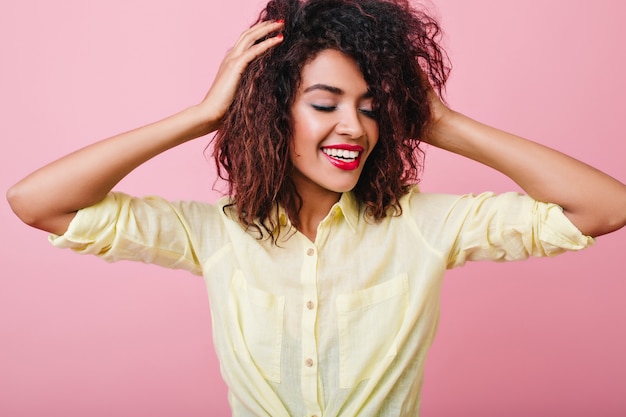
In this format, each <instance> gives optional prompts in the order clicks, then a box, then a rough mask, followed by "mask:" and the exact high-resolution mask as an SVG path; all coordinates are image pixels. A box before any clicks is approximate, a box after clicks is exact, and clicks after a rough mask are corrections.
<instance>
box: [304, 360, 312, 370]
mask: <svg viewBox="0 0 626 417" xmlns="http://www.w3.org/2000/svg"><path fill="white" fill-rule="evenodd" d="M304 364H305V365H306V366H307V367H308V368H310V367H312V366H313V359H311V358H308V359H307V360H305V361H304Z"/></svg>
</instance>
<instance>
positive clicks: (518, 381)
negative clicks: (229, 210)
mask: <svg viewBox="0 0 626 417" xmlns="http://www.w3.org/2000/svg"><path fill="white" fill-rule="evenodd" d="M435 2H436V4H437V7H438V10H439V13H440V15H441V17H442V21H443V25H444V27H445V28H446V32H447V38H446V39H447V40H446V44H447V45H448V49H449V52H450V55H451V57H452V60H453V63H454V66H455V71H454V73H453V77H452V79H451V81H450V85H449V95H448V97H449V102H450V103H451V105H452V106H453V107H455V108H456V109H458V110H461V111H463V112H466V113H467V114H469V115H471V116H474V117H476V118H478V119H480V120H482V121H485V122H487V123H491V124H494V125H497V126H499V127H502V128H504V129H507V130H511V131H514V132H516V133H519V134H522V135H525V136H527V137H531V138H534V139H536V140H538V141H540V142H542V143H545V144H548V145H550V146H553V147H556V148H559V149H561V150H563V151H565V152H567V153H569V154H572V155H574V156H576V157H579V158H581V159H583V160H585V161H587V162H589V163H591V164H593V165H596V166H598V167H601V168H602V169H603V170H605V171H607V172H609V173H610V174H612V175H614V176H615V177H617V178H618V179H620V180H622V181H626V163H625V162H626V158H625V157H624V155H625V153H626V144H625V143H626V140H625V139H626V137H625V135H624V129H623V123H624V100H623V97H625V96H626V77H624V75H623V74H624V73H626V48H624V46H623V40H624V39H626V25H624V23H623V22H624V19H625V18H626V3H623V2H619V1H616V0H603V1H599V2H595V4H594V5H593V6H591V4H590V3H589V2H583V1H580V0H578V1H568V0H526V1H523V2H513V1H501V0H472V1H465V0H435ZM261 3H262V0H230V1H227V2H214V1H199V0H178V1H175V2H174V1H164V0H157V1H155V0H150V1H148V0H107V1H89V2H85V1H83V0H65V1H62V2H49V1H45V0H25V1H21V2H5V4H3V6H2V12H1V13H0V56H1V57H2V63H1V64H0V91H1V94H0V106H2V107H1V113H0V114H2V123H0V137H1V138H2V141H3V144H4V148H5V149H4V151H3V152H1V153H0V158H1V159H0V188H1V189H3V190H6V189H7V188H8V187H9V185H10V184H12V183H14V182H15V181H17V180H18V179H19V178H21V177H22V176H24V175H25V174H27V173H28V172H30V171H31V170H33V169H35V168H36V167H38V166H40V165H42V164H43V163H45V162H47V161H50V160H52V159H54V158H56V157H58V156H61V155H63V154H65V153H67V152H69V151H71V150H73V149H76V148H78V147H80V146H83V145H86V144H88V143H90V142H92V141H95V140H97V139H99V138H103V137H106V136H109V135H111V134H114V133H116V132H119V131H122V130H126V129H130V128H132V127H135V126H137V125H140V124H143V123H147V122H149V121H152V120H154V119H156V118H160V117H163V116H165V115H168V114H170V113H172V112H174V111H176V110H178V109H181V108H182V107H183V106H186V105H189V104H192V103H195V102H197V101H198V100H200V99H201V98H202V97H203V95H204V92H205V90H206V88H207V87H208V85H209V84H210V80H211V79H212V78H213V74H214V73H215V70H216V69H217V65H218V63H219V61H220V58H221V57H222V56H223V55H224V52H225V50H226V48H228V46H229V45H231V44H232V42H233V41H234V40H235V39H236V36H237V34H238V33H239V32H240V31H241V30H242V29H243V28H244V27H245V26H246V25H247V24H248V23H250V22H251V20H253V18H254V17H255V16H256V14H257V12H258V10H259V8H260V5H261ZM205 145H206V140H200V141H197V143H191V144H188V145H186V146H184V147H181V148H180V149H176V150H173V151H171V152H169V153H167V154H165V155H162V156H160V157H158V158H157V159H155V160H154V161H151V162H150V163H148V164H147V165H145V166H143V167H141V168H140V169H139V170H138V171H137V172H136V173H134V174H133V175H132V176H131V177H129V178H128V179H126V180H124V181H123V183H122V184H121V185H120V186H119V188H120V189H123V190H125V191H128V192H131V193H137V194H141V195H143V194H151V193H158V194H161V195H164V196H166V197H172V198H196V199H210V200H213V199H214V198H215V194H212V193H211V191H210V189H211V185H212V178H213V175H214V174H213V171H212V169H211V168H210V164H208V163H207V162H206V161H205V160H204V158H203V155H202V151H203V148H204V146H205ZM514 188H515V186H514V185H512V184H511V183H510V181H508V180H506V179H503V178H502V177H501V176H499V175H498V174H496V173H494V172H491V171H490V170H488V169H486V168H482V167H479V166H476V165H475V164H472V163H470V162H466V161H463V160H460V159H459V158H455V157H453V156H450V155H444V154H442V153H441V152H437V151H435V150H433V151H431V152H430V153H429V159H428V161H427V173H426V175H425V178H424V181H423V189H425V190H439V191H446V192H468V191H481V190H485V189H492V190H496V191H502V190H508V189H514ZM0 210H1V214H0V221H1V230H2V231H3V234H4V236H5V238H4V243H3V245H2V247H3V251H2V254H1V255H0V256H1V257H2V263H3V265H4V266H3V268H2V272H1V275H2V279H1V280H0V415H2V416H11V417H22V416H23V417H39V416H63V417H83V416H90V417H109V416H120V417H126V416H128V417H131V416H132V417H134V416H151V417H169V416H175V415H176V416H186V417H194V416H207V415H213V416H226V415H228V405H227V401H226V390H225V387H224V385H223V383H222V382H221V380H220V377H219V369H218V365H217V362H216V359H215V355H214V352H213V350H212V345H211V337H210V316H209V310H208V305H207V301H206V295H205V293H204V289H203V283H202V281H201V279H200V278H197V277H193V276H189V275H187V274H185V273H181V272H175V271H167V270H160V269H158V268H155V267H152V266H146V265H135V264H129V263H120V264H116V265H109V264H105V263H103V262H102V261H100V260H98V259H92V258H88V257H81V256H76V255H74V254H72V253H70V252H69V251H60V250H57V249H54V248H52V247H50V246H49V244H48V243H47V241H46V236H45V234H43V233H42V232H39V231H36V230H33V229H29V228H27V227H25V226H23V225H22V224H20V223H19V221H18V220H17V219H16V218H15V217H13V216H12V214H11V213H10V210H9V208H8V206H7V204H6V202H5V201H4V200H2V201H0ZM625 245H626V231H620V232H617V233H615V234H613V235H611V236H606V237H602V238H600V239H599V240H598V242H597V244H596V246H595V247H593V248H591V249H589V250H588V251H585V252H583V253H579V254H567V255H564V256H562V257H560V258H557V259H552V260H531V261H528V262H524V263H516V264H480V265H477V264H474V265H469V266H467V267H465V268H462V269H460V270H457V271H452V272H451V273H450V274H449V276H448V278H447V280H446V282H445V287H444V293H443V312H442V318H441V326H440V331H439V335H438V338H437V340H436V342H435V345H434V347H433V350H432V353H431V356H430V358H429V362H428V366H427V375H426V383H425V389H424V400H423V414H424V415H425V416H428V417H436V416H458V415H463V416H481V417H485V416H502V415H506V416H513V417H514V416H527V415H555V416H557V415H558V416H560V415H568V416H570V417H573V416H589V415H601V416H623V415H626V396H624V395H623V394H624V380H626V359H625V357H624V352H625V351H626V335H625V334H624V330H623V329H624V326H625V324H626V303H625V302H624V301H623V299H624V294H626V282H625V280H624V275H625V273H624V272H623V258H624V250H623V249H624V247H625Z"/></svg>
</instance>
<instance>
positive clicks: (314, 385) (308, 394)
mask: <svg viewBox="0 0 626 417" xmlns="http://www.w3.org/2000/svg"><path fill="white" fill-rule="evenodd" d="M304 253H305V256H304V259H303V265H302V271H301V276H300V283H301V285H302V304H301V305H302V310H301V311H302V321H301V323H302V342H301V343H302V351H301V354H302V356H301V358H302V359H301V360H302V362H301V364H302V365H301V367H302V368H301V369H302V371H301V386H302V396H303V400H304V404H305V407H306V409H307V414H308V415H320V413H321V407H320V404H319V402H318V383H319V382H318V375H317V373H318V366H317V358H318V352H317V339H316V332H315V325H316V320H317V309H316V306H317V260H318V256H319V251H318V249H317V248H316V247H315V246H312V245H311V243H310V242H309V243H308V244H307V245H306V246H305V247H304Z"/></svg>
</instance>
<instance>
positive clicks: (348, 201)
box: [331, 191, 360, 232]
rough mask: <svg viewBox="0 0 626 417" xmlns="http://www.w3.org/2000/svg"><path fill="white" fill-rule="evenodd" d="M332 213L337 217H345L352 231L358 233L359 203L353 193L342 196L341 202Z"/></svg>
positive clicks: (334, 207)
mask: <svg viewBox="0 0 626 417" xmlns="http://www.w3.org/2000/svg"><path fill="white" fill-rule="evenodd" d="M331 213H334V215H335V216H338V215H340V214H341V215H343V218H344V219H346V222H347V223H348V226H350V228H351V229H352V231H354V232H356V230H357V226H358V224H359V218H360V216H359V214H360V210H359V202H358V200H357V198H356V196H355V195H354V193H353V192H352V191H350V192H347V193H343V194H342V195H341V198H340V199H339V201H338V202H337V203H336V204H335V205H334V206H333V208H332V209H331Z"/></svg>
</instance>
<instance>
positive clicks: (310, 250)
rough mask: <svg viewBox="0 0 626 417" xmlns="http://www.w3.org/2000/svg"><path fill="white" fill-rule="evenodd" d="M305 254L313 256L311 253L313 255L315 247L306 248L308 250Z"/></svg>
mask: <svg viewBox="0 0 626 417" xmlns="http://www.w3.org/2000/svg"><path fill="white" fill-rule="evenodd" d="M306 254H307V255H309V256H313V255H315V249H313V248H309V250H308V251H306Z"/></svg>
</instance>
